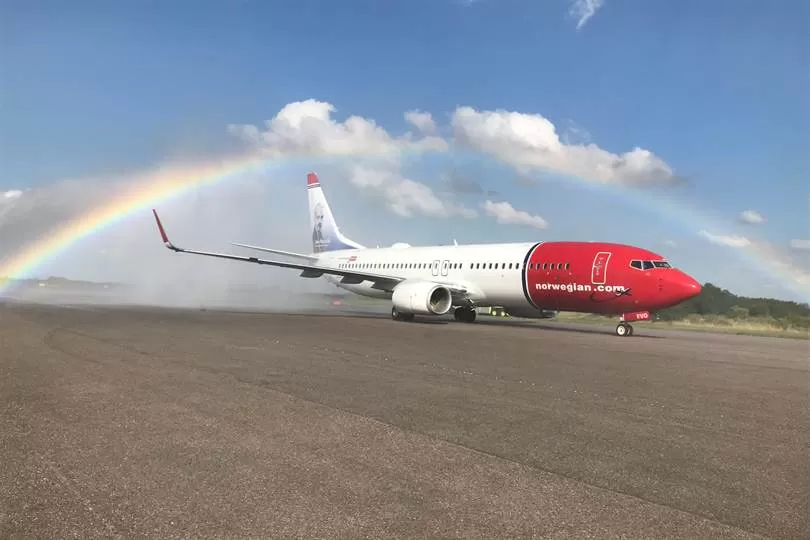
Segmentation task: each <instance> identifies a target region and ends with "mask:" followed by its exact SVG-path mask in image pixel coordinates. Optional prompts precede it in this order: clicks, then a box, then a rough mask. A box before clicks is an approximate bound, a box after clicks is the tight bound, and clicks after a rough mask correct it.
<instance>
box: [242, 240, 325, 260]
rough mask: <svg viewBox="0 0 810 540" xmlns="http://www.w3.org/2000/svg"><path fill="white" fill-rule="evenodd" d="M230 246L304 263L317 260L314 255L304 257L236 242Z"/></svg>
mask: <svg viewBox="0 0 810 540" xmlns="http://www.w3.org/2000/svg"><path fill="white" fill-rule="evenodd" d="M231 245H233V246H238V247H243V248H247V249H255V250H256V251H266V252H267V253H275V254H276V255H286V256H287V257H293V258H295V259H301V260H304V261H315V260H317V259H318V257H316V256H315V255H306V254H304V253H295V252H293V251H282V250H280V249H271V248H266V247H261V246H252V245H250V244H239V243H237V242H231Z"/></svg>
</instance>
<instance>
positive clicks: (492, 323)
mask: <svg viewBox="0 0 810 540" xmlns="http://www.w3.org/2000/svg"><path fill="white" fill-rule="evenodd" d="M318 315H321V316H325V317H346V318H366V319H367V318H374V319H386V318H390V316H388V315H387V314H382V313H379V312H352V311H344V312H337V311H336V312H333V313H323V312H322V313H318ZM392 322H393V321H392ZM399 323H400V324H424V325H449V324H453V325H456V324H459V325H469V326H473V327H474V326H476V325H482V326H487V327H497V326H505V327H507V328H525V329H526V331H527V332H528V331H535V332H536V331H539V330H543V331H550V332H570V333H574V334H594V335H610V336H615V334H614V332H613V327H603V326H593V327H590V326H584V325H579V326H577V325H576V323H567V322H549V323H544V322H537V321H532V320H516V319H507V320H505V319H500V318H496V317H476V320H475V322H474V323H465V322H461V321H456V320H455V319H452V318H445V317H437V318H433V317H428V316H423V317H420V316H417V317H415V318H414V320H413V321H409V322H405V321H400V322H399ZM638 331H639V329H638V328H635V332H636V333H635V334H633V335H632V336H631V337H632V338H636V339H664V337H665V336H653V335H649V334H639V333H638Z"/></svg>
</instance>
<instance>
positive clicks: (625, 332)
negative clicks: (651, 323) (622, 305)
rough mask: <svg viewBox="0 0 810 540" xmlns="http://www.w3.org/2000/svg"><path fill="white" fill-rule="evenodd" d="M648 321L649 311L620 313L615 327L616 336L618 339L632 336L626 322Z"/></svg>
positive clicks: (631, 328)
mask: <svg viewBox="0 0 810 540" xmlns="http://www.w3.org/2000/svg"><path fill="white" fill-rule="evenodd" d="M648 320H650V312H649V311H633V312H631V313H622V316H621V318H620V319H619V324H618V325H616V335H617V336H619V337H627V336H632V335H633V327H632V326H630V323H628V322H627V321H648Z"/></svg>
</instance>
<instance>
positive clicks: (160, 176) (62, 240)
mask: <svg viewBox="0 0 810 540" xmlns="http://www.w3.org/2000/svg"><path fill="white" fill-rule="evenodd" d="M302 157H303V156H302ZM308 157H309V158H314V157H317V156H308ZM378 157H379V156H378ZM290 161H291V158H290V157H289V156H285V157H279V156H276V157H272V156H268V155H265V154H249V155H243V156H237V157H234V158H230V159H223V160H221V161H217V162H210V163H205V164H195V165H188V164H178V165H167V166H160V167H157V168H156V169H154V170H151V171H147V172H146V173H143V174H139V175H136V176H135V177H134V178H133V179H134V180H135V182H134V184H133V185H132V186H131V187H130V188H129V189H126V190H124V191H122V192H121V193H119V194H118V195H116V196H114V197H112V198H111V199H109V200H108V201H106V202H105V203H104V204H103V205H101V206H98V207H96V208H94V209H92V210H90V211H89V212H87V213H86V214H83V215H81V216H79V217H77V218H76V219H74V220H71V221H69V222H68V223H66V224H64V225H62V226H60V227H58V228H56V229H55V230H53V231H51V232H50V233H49V234H47V235H46V236H44V237H42V238H41V239H39V240H37V241H36V242H34V243H32V244H30V245H28V246H27V247H25V248H24V249H23V250H22V251H19V252H17V253H15V254H13V255H12V256H11V257H10V258H8V259H6V260H5V261H0V280H2V279H3V277H6V278H9V281H7V282H5V283H3V282H2V281H0V293H3V292H5V290H6V289H8V288H9V287H10V286H11V284H12V283H14V282H13V281H12V280H14V279H20V278H23V277H26V276H29V275H31V273H32V272H33V271H34V270H35V269H36V268H37V267H39V266H40V265H42V264H43V263H44V262H46V261H48V260H50V259H53V258H54V257H56V256H58V255H59V254H61V253H63V252H64V251H66V250H68V249H69V248H70V247H71V246H73V245H74V244H76V243H77V242H79V241H81V240H82V239H84V238H87V237H89V236H92V235H94V234H96V233H97V232H99V231H101V230H103V229H105V228H107V227H109V226H111V225H113V224H115V223H117V222H119V221H120V220H122V219H124V218H125V217H127V216H128V215H130V214H132V213H135V212H139V211H144V210H148V208H149V207H150V206H151V205H153V204H154V203H156V202H160V201H163V200H167V199H171V198H173V197H176V196H178V195H181V194H183V193H185V192H187V191H190V190H192V189H196V188H199V187H203V186H207V185H213V184H217V183H220V182H223V181H226V180H230V179H234V178H236V177H238V176H240V175H242V174H245V173H249V172H258V171H261V170H265V169H266V168H267V167H268V166H269V165H271V164H279V163H281V162H284V163H289V162H290ZM563 178H564V180H565V181H574V182H575V183H578V184H581V185H584V186H587V187H590V188H595V189H598V190H600V191H602V190H604V191H607V192H609V193H612V194H614V195H620V196H621V197H622V198H623V199H627V198H630V199H632V200H633V201H634V202H635V203H637V204H638V205H639V206H640V207H642V208H647V209H650V208H652V209H654V210H655V212H656V215H657V216H660V217H665V218H668V219H670V220H672V221H674V222H677V223H679V224H681V225H683V224H684V223H688V224H689V226H690V228H694V231H695V232H697V230H698V229H705V230H708V231H709V232H711V233H714V234H722V233H721V232H720V231H722V230H723V229H724V227H723V225H722V223H721V222H719V221H718V220H715V219H712V218H710V217H709V216H708V215H707V214H705V213H698V212H697V211H696V210H693V209H690V208H689V207H687V206H686V205H684V204H681V205H678V204H675V203H674V202H673V201H671V200H669V199H666V198H656V197H655V196H654V195H650V194H648V193H646V192H645V190H643V189H633V188H629V187H618V188H617V186H615V185H606V184H602V183H601V182H594V181H592V180H589V179H586V178H579V177H570V176H567V175H566V176H564V177H563ZM698 224H702V226H699V227H698ZM730 249H734V251H735V252H737V253H739V254H740V256H741V257H742V258H744V259H745V260H746V261H747V262H748V263H750V264H751V265H753V266H755V267H757V268H759V269H760V270H762V271H763V272H764V273H766V274H767V275H769V276H772V277H775V278H777V279H779V280H780V281H781V282H782V283H783V285H785V286H786V287H788V288H790V289H791V290H794V291H795V292H796V293H798V294H799V295H801V296H802V297H804V298H807V299H810V274H808V273H807V272H806V271H805V270H803V269H802V268H800V267H798V266H797V265H795V264H794V263H793V262H792V261H791V260H790V259H789V258H788V257H787V256H785V255H784V254H782V253H780V252H778V251H777V250H776V249H774V248H773V246H771V245H770V244H768V243H766V242H757V241H752V242H751V243H750V244H748V245H747V246H744V247H740V248H730Z"/></svg>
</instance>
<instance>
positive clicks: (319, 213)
mask: <svg viewBox="0 0 810 540" xmlns="http://www.w3.org/2000/svg"><path fill="white" fill-rule="evenodd" d="M323 218H324V210H323V204H321V203H317V204H316V205H315V207H314V208H313V210H312V222H313V227H312V248H313V249H314V250H315V251H323V249H324V248H326V247H327V246H328V245H329V237H328V235H327V234H326V233H325V231H324V230H323Z"/></svg>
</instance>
